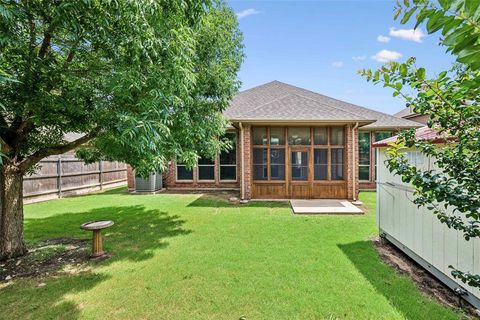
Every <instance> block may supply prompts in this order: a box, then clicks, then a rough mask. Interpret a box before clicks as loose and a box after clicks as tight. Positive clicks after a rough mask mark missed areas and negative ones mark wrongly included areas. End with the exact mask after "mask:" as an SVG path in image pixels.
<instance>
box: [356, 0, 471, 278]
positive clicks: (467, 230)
mask: <svg viewBox="0 0 480 320" xmlns="http://www.w3.org/2000/svg"><path fill="white" fill-rule="evenodd" d="M478 2H479V1H465V0H457V1H446V0H445V1H439V3H437V2H429V1H423V0H422V1H416V2H414V3H415V6H414V8H415V12H417V13H418V14H417V15H416V20H417V21H416V23H417V26H418V25H420V24H421V23H426V28H427V31H428V32H429V33H434V32H436V31H439V30H441V31H442V35H444V36H445V38H444V39H443V41H442V42H441V44H442V45H444V46H446V47H447V51H449V52H451V54H452V55H453V56H455V57H456V59H457V63H456V64H455V65H454V66H453V68H451V69H450V70H448V71H442V72H440V73H439V75H438V76H437V77H434V78H427V72H426V70H425V68H422V67H416V66H415V59H414V58H410V59H408V60H407V62H405V63H402V64H398V63H390V64H387V65H385V66H383V67H381V68H380V69H379V70H377V71H372V70H364V71H363V72H362V74H363V75H364V76H365V77H366V78H367V80H368V81H372V82H374V83H383V85H384V87H388V88H392V89H393V90H394V93H393V95H394V96H401V97H404V98H405V99H406V102H408V104H409V105H410V107H411V108H412V109H413V111H414V112H415V113H417V114H420V115H425V116H427V117H428V118H429V121H428V127H429V128H430V130H432V131H433V132H435V133H436V137H434V138H433V140H434V141H435V142H438V143H441V144H433V143H432V141H428V140H427V141H419V140H417V139H416V137H415V133H414V132H413V131H405V132H402V133H400V134H399V138H398V140H397V141H396V142H395V143H392V144H391V145H390V148H389V149H388V151H387V157H388V160H387V166H388V169H389V170H390V172H393V173H395V174H397V175H400V176H401V179H402V181H404V182H406V183H410V184H412V186H413V187H414V188H415V189H416V192H415V194H414V199H413V202H414V203H415V204H416V205H417V206H419V207H421V206H424V207H426V208H427V209H428V210H430V211H431V212H432V214H434V215H435V216H437V218H438V219H439V221H440V222H441V223H444V224H445V225H446V226H448V227H449V228H452V229H455V230H457V231H458V232H459V233H461V234H462V236H463V237H464V238H465V239H466V240H469V239H472V238H479V237H480V172H479V170H478V159H480V116H479V113H480V43H479V38H480V29H479V27H478V26H479V25H480V23H479V16H480V12H479V10H478ZM439 5H440V7H439ZM447 10H448V11H447ZM402 12H403V14H404V16H403V19H402V20H401V21H402V22H406V21H408V20H409V19H410V17H413V14H412V12H411V10H410V11H405V10H403V11H402ZM372 75H375V76H372ZM407 93H408V94H407ZM404 148H409V149H415V150H419V151H421V152H422V153H423V154H424V155H425V156H426V157H428V158H432V159H435V161H434V168H433V169H432V170H422V169H421V168H417V167H416V166H414V165H412V164H411V163H409V162H408V159H407V158H406V157H405V154H404V153H403V152H402V149H404ZM452 274H453V276H454V277H456V278H458V279H460V280H462V281H464V282H465V283H468V284H469V285H471V286H480V280H479V279H480V276H479V275H472V274H469V273H465V272H462V271H459V270H456V269H455V270H454V271H453V272H452Z"/></svg>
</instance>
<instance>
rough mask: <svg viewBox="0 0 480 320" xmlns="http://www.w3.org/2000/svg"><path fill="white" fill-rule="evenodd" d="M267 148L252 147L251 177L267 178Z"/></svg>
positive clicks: (256, 178)
mask: <svg viewBox="0 0 480 320" xmlns="http://www.w3.org/2000/svg"><path fill="white" fill-rule="evenodd" d="M267 151H268V150H267V149H263V148H254V149H253V179H254V180H267V179H268V168H267Z"/></svg>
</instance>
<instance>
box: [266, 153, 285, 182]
mask: <svg viewBox="0 0 480 320" xmlns="http://www.w3.org/2000/svg"><path fill="white" fill-rule="evenodd" d="M270 178H271V179H272V180H285V149H270Z"/></svg>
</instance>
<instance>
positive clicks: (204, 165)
mask: <svg viewBox="0 0 480 320" xmlns="http://www.w3.org/2000/svg"><path fill="white" fill-rule="evenodd" d="M198 180H200V181H215V161H214V160H211V159H199V160H198Z"/></svg>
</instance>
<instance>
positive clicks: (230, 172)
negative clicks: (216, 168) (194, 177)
mask: <svg viewBox="0 0 480 320" xmlns="http://www.w3.org/2000/svg"><path fill="white" fill-rule="evenodd" d="M236 179H237V167H236V166H220V180H236Z"/></svg>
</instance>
